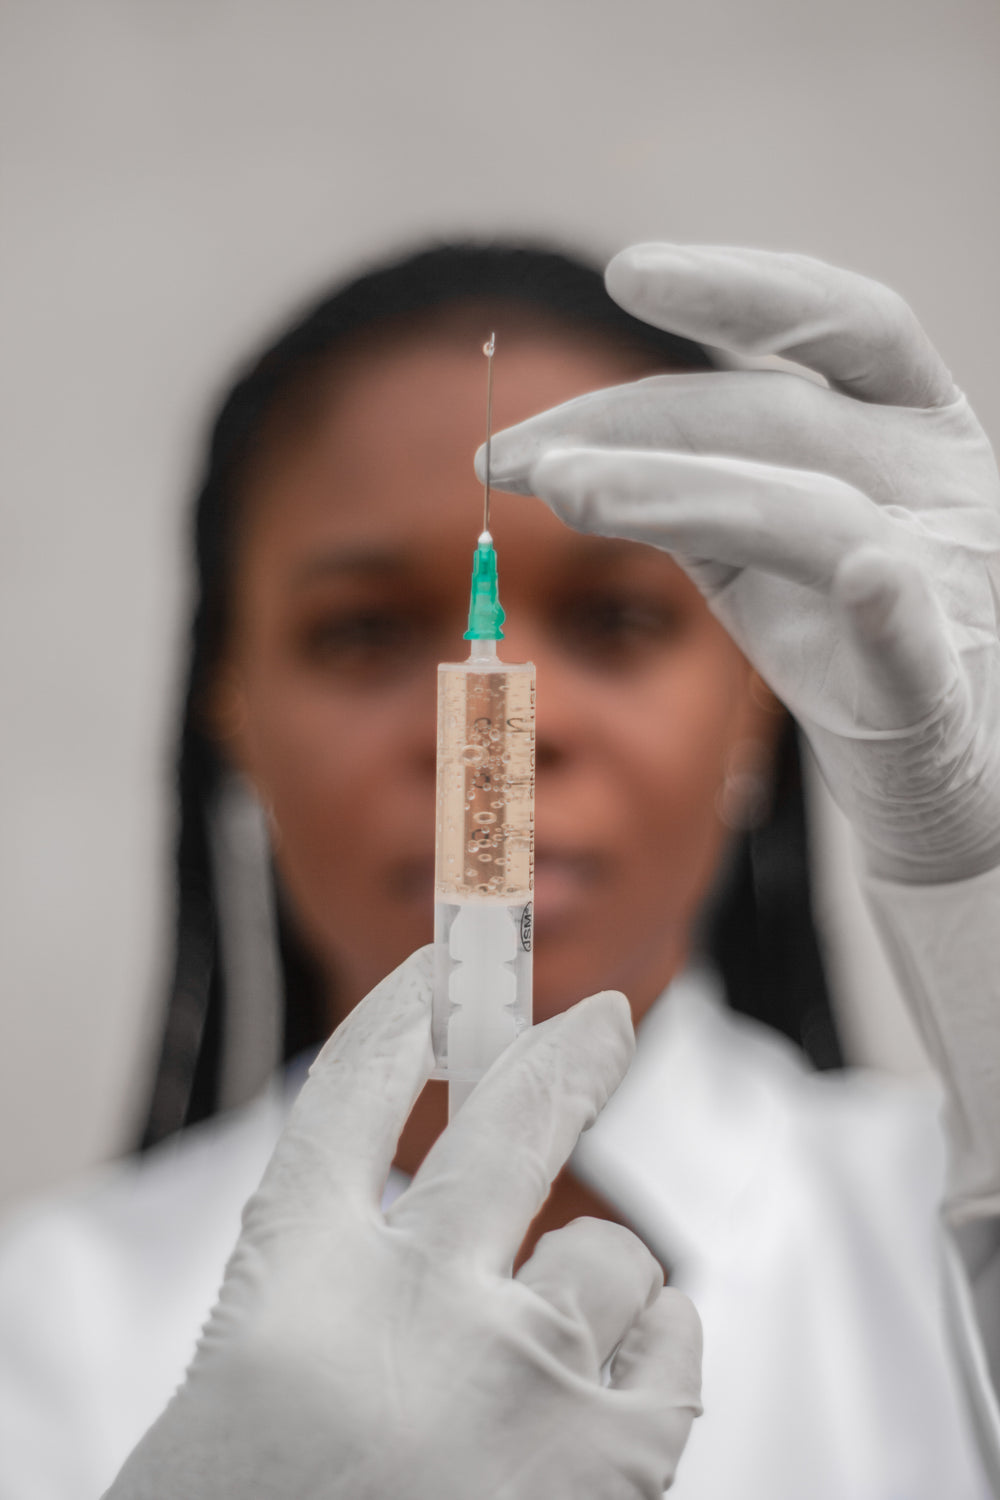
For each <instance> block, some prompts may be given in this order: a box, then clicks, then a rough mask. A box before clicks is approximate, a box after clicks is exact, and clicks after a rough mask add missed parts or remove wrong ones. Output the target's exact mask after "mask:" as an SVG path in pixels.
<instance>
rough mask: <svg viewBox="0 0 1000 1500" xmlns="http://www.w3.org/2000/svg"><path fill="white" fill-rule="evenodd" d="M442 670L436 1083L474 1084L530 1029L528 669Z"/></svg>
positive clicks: (493, 663)
mask: <svg viewBox="0 0 1000 1500" xmlns="http://www.w3.org/2000/svg"><path fill="white" fill-rule="evenodd" d="M473 649H474V653H476V652H477V651H478V653H479V654H473V656H471V657H470V658H469V659H468V660H467V661H464V662H446V663H443V664H442V665H441V666H440V667H439V668H438V740H437V836H436V841H435V870H434V942H435V974H434V1004H433V1043H434V1062H435V1068H434V1073H433V1075H432V1076H433V1077H435V1078H447V1079H449V1080H450V1081H451V1082H452V1083H456V1084H458V1083H462V1084H469V1085H471V1084H473V1083H475V1082H476V1081H477V1080H478V1079H479V1078H481V1077H482V1075H483V1074H484V1073H485V1072H486V1070H487V1068H489V1066H490V1065H491V1063H493V1061H494V1060H495V1059H496V1058H497V1057H498V1056H499V1054H500V1053H501V1052H502V1051H503V1050H504V1048H505V1047H507V1046H509V1044H510V1043H511V1042H512V1041H513V1040H514V1038H515V1037H516V1036H518V1035H519V1034H520V1032H522V1031H524V1030H526V1029H527V1027H529V1026H530V1025H531V948H532V896H533V887H534V833H535V669H534V667H533V666H532V664H531V663H530V662H502V661H499V660H497V658H496V656H495V655H493V654H488V643H485V642H484V643H482V647H481V648H477V647H474V648H473Z"/></svg>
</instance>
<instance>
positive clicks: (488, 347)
mask: <svg viewBox="0 0 1000 1500" xmlns="http://www.w3.org/2000/svg"><path fill="white" fill-rule="evenodd" d="M496 341H497V336H496V334H495V333H491V334H490V336H489V339H488V340H487V342H486V343H485V344H484V345H483V353H484V354H485V355H486V359H487V361H488V363H487V366H486V482H485V484H484V485H483V534H484V536H489V534H490V445H491V441H492V437H493V351H494V349H495V348H496Z"/></svg>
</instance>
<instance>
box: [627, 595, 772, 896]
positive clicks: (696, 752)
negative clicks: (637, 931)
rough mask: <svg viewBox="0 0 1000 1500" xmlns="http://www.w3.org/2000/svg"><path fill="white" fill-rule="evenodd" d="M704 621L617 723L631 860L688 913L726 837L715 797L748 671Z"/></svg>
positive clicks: (739, 730)
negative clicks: (632, 838) (631, 832)
mask: <svg viewBox="0 0 1000 1500" xmlns="http://www.w3.org/2000/svg"><path fill="white" fill-rule="evenodd" d="M711 624H712V628H710V629H706V630H704V631H703V632H702V633H700V635H699V637H698V639H697V640H695V641H693V642H692V643H691V645H690V647H689V649H687V650H686V651H684V652H679V653H678V654H677V656H676V658H675V659H674V660H673V661H672V662H671V663H670V664H669V666H667V667H666V668H665V669H664V671H663V673H662V674H661V680H660V681H659V682H658V683H657V684H655V685H650V687H649V689H648V690H647V691H645V692H644V693H643V703H642V705H639V704H635V705H633V707H632V708H631V709H630V711H629V712H628V713H623V715H622V718H621V721H620V731H621V734H622V739H623V746H624V748H623V759H624V760H625V761H627V762H628V767H629V770H628V774H627V776H625V777H624V778H623V781H624V784H625V785H626V786H627V787H629V788H631V792H630V796H631V801H632V807H631V817H632V821H633V827H634V828H635V830H636V840H637V851H636V854H637V859H638V861H639V862H640V864H641V866H642V870H643V875H644V878H645V879H646V880H648V881H649V882H650V884H651V885H654V886H655V887H657V888H658V889H660V890H661V891H664V893H665V894H666V893H667V892H669V895H668V899H669V901H670V904H671V906H673V907H674V909H676V906H677V904H678V903H679V904H680V905H681V906H682V907H683V908H684V910H685V912H687V913H693V911H694V909H695V908H696V907H697V905H698V903H699V902H700V900H701V899H702V897H703V896H704V894H705V893H706V891H707V888H708V885H709V883H710V881H711V878H712V875H713V873H714V870H715V867H716V864H717V862H718V858H719V854H720V851H721V848H722V846H723V844H724V842H725V840H726V837H727V833H726V830H725V829H724V827H723V825H722V823H721V821H720V819H719V815H718V811H717V801H718V795H719V791H720V788H721V785H722V782H723V779H724V776H725V773H726V767H727V763H728V761H729V758H730V755H731V753H732V750H733V746H734V745H735V744H736V743H737V741H738V740H740V739H741V738H742V737H744V736H745V735H746V733H747V732H748V730H747V718H748V708H749V706H750V699H749V680H750V668H749V667H748V665H747V663H746V661H745V659H744V658H743V657H742V656H741V655H740V653H739V652H738V651H737V650H736V648H735V647H734V646H733V645H732V643H731V642H730V641H729V639H728V637H727V636H725V635H724V634H723V632H722V631H721V628H718V629H717V628H716V627H715V624H714V621H713V622H711ZM665 888H666V889H665Z"/></svg>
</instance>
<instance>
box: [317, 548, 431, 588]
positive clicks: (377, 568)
mask: <svg viewBox="0 0 1000 1500" xmlns="http://www.w3.org/2000/svg"><path fill="white" fill-rule="evenodd" d="M412 570H413V563H412V561H411V560H410V559H409V558H408V557H407V556H406V554H405V553H404V552H401V551H399V550H397V549H396V548H393V547H373V546H367V545H358V546H354V547H340V548H338V549H336V550H335V551H330V552H319V553H317V554H315V555H314V556H313V557H308V558H306V559H305V560H304V561H303V562H301V563H299V564H298V565H297V566H296V567H295V568H294V569H293V570H292V574H291V577H290V579H289V582H290V583H291V584H293V585H298V584H307V583H314V582H316V581H317V580H318V579H322V578H336V577H338V576H343V575H344V574H350V575H352V576H355V577H356V576H358V575H359V574H360V575H362V576H368V577H374V576H378V575H385V574H389V573H406V572H412Z"/></svg>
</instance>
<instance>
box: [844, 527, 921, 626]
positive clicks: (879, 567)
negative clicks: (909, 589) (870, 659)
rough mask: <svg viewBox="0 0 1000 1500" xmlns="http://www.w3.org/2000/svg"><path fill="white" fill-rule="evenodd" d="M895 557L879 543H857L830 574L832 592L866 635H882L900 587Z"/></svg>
mask: <svg viewBox="0 0 1000 1500" xmlns="http://www.w3.org/2000/svg"><path fill="white" fill-rule="evenodd" d="M904 583H905V580H904V577H903V574H902V570H901V563H900V559H899V558H898V557H894V556H892V555H890V554H889V553H888V552H884V551H883V550H882V548H881V547H873V546H864V547H858V548H856V549H855V550H854V551H853V552H850V553H848V555H847V556H846V557H845V558H843V560H842V561H841V562H840V564H839V565H838V567H837V570H836V572H835V573H834V576H833V586H832V594H833V598H834V599H835V601H836V602H837V603H838V604H839V605H840V607H841V608H842V609H843V610H845V611H846V612H847V613H848V614H849V615H851V616H852V617H853V619H854V620H855V621H856V623H857V624H858V625H859V626H860V628H861V629H862V630H863V631H864V633H865V635H867V636H868V637H869V638H870V639H876V638H878V637H879V636H882V635H884V633H885V631H886V629H887V627H888V626H889V625H890V622H891V618H892V614H893V611H894V610H895V608H896V605H897V603H898V602H899V599H900V596H901V594H902V593H903V589H904Z"/></svg>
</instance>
